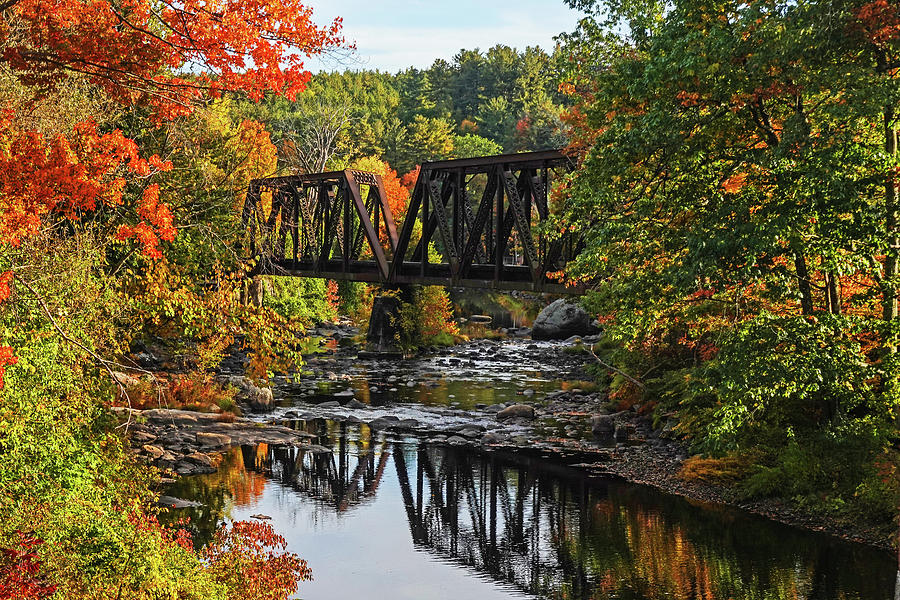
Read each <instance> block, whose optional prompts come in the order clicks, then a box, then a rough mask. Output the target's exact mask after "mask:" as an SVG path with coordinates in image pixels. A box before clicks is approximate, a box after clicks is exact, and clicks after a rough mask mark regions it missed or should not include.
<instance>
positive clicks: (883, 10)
mask: <svg viewBox="0 0 900 600" xmlns="http://www.w3.org/2000/svg"><path fill="white" fill-rule="evenodd" d="M856 17H857V18H858V19H859V20H860V23H861V25H862V29H863V32H864V34H865V36H866V37H867V38H869V40H871V41H872V43H874V44H875V45H877V46H883V45H884V44H887V43H888V42H891V41H893V40H896V39H897V37H898V36H900V9H898V7H897V5H896V4H894V3H892V2H888V1H887V0H875V1H874V2H869V3H868V4H864V5H863V6H862V7H860V9H859V11H858V12H857V13H856Z"/></svg>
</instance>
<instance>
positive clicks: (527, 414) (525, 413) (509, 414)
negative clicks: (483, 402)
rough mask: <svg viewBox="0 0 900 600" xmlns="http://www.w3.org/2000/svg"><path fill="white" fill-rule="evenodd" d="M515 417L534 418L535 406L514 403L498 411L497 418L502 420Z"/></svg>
mask: <svg viewBox="0 0 900 600" xmlns="http://www.w3.org/2000/svg"><path fill="white" fill-rule="evenodd" d="M514 418H521V419H533V418H534V407H533V406H528V405H527V404H513V405H512V406H507V407H506V408H504V409H503V410H501V411H500V412H498V413H497V419H499V420H501V421H503V420H505V419H514Z"/></svg>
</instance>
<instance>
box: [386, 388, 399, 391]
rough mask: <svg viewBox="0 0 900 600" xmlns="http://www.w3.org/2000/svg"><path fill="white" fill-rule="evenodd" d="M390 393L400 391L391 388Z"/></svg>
mask: <svg viewBox="0 0 900 600" xmlns="http://www.w3.org/2000/svg"><path fill="white" fill-rule="evenodd" d="M388 391H389V392H397V391H399V390H398V389H397V388H391V389H389V390H388Z"/></svg>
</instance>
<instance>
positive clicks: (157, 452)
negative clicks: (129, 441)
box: [141, 444, 166, 460]
mask: <svg viewBox="0 0 900 600" xmlns="http://www.w3.org/2000/svg"><path fill="white" fill-rule="evenodd" d="M141 449H142V450H143V451H144V454H146V455H147V456H149V457H150V458H151V459H153V460H156V459H157V458H162V457H163V455H164V454H165V453H166V451H165V450H163V449H162V448H160V447H159V446H151V445H150V444H144V446H142V447H141Z"/></svg>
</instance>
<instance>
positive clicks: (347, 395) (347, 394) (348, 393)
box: [334, 388, 355, 398]
mask: <svg viewBox="0 0 900 600" xmlns="http://www.w3.org/2000/svg"><path fill="white" fill-rule="evenodd" d="M354 395H355V394H354V393H353V389H352V388H348V389H346V390H344V391H342V392H338V393H337V394H334V397H335V398H352V397H353V396H354Z"/></svg>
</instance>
